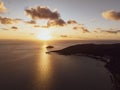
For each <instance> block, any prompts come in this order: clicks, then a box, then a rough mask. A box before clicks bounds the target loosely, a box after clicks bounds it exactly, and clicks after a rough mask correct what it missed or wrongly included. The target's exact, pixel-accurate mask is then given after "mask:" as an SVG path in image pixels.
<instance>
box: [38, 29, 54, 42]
mask: <svg viewBox="0 0 120 90" xmlns="http://www.w3.org/2000/svg"><path fill="white" fill-rule="evenodd" d="M37 38H38V39H40V40H45V41H46V40H51V39H52V36H51V34H50V32H49V31H42V32H40V34H38V35H37Z"/></svg>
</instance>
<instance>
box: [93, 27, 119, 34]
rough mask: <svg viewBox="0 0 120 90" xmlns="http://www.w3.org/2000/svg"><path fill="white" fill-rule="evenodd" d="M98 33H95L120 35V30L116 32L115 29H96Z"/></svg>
mask: <svg viewBox="0 0 120 90" xmlns="http://www.w3.org/2000/svg"><path fill="white" fill-rule="evenodd" d="M96 30H97V31H94V32H96V33H109V34H117V33H120V30H115V29H112V28H110V29H107V30H104V29H102V28H96Z"/></svg>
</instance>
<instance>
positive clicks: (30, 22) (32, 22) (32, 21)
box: [25, 20, 36, 24]
mask: <svg viewBox="0 0 120 90" xmlns="http://www.w3.org/2000/svg"><path fill="white" fill-rule="evenodd" d="M25 23H27V24H36V21H34V20H31V21H26V22H25Z"/></svg>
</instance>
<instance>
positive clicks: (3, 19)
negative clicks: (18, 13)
mask: <svg viewBox="0 0 120 90" xmlns="http://www.w3.org/2000/svg"><path fill="white" fill-rule="evenodd" d="M18 21H19V20H18V19H12V18H7V17H1V16H0V23H1V24H13V23H17V22H18Z"/></svg>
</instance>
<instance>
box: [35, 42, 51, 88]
mask: <svg viewBox="0 0 120 90" xmlns="http://www.w3.org/2000/svg"><path fill="white" fill-rule="evenodd" d="M45 52H47V49H46V43H44V44H43V46H42V48H41V50H40V57H39V60H38V61H39V62H38V71H37V81H38V83H39V84H38V86H37V88H39V89H40V90H50V88H52V69H51V62H50V61H51V60H50V56H49V55H48V54H46V53H45Z"/></svg>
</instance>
